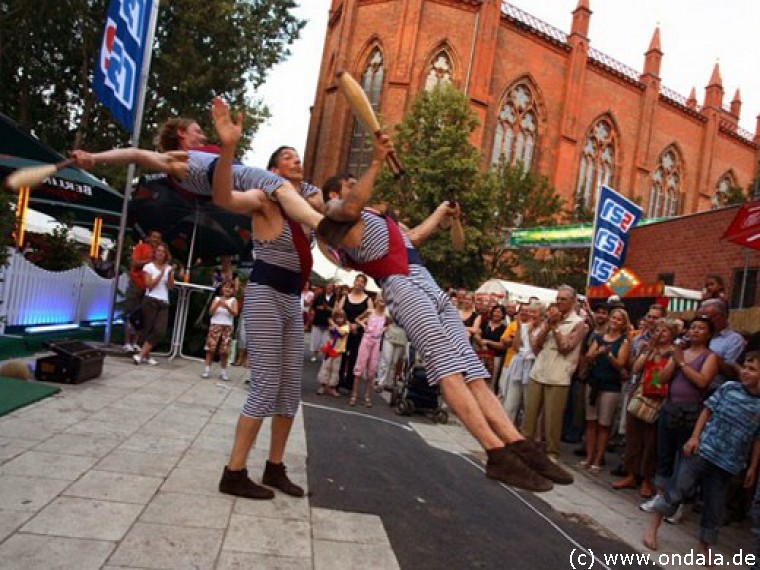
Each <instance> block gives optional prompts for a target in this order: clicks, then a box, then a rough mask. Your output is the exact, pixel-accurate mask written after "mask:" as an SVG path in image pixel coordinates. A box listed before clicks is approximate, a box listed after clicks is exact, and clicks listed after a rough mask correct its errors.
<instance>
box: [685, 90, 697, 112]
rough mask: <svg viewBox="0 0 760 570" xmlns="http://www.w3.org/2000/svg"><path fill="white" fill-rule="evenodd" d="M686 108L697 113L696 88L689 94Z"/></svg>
mask: <svg viewBox="0 0 760 570" xmlns="http://www.w3.org/2000/svg"><path fill="white" fill-rule="evenodd" d="M686 106H687V107H688V108H689V109H693V110H695V111H696V109H697V89H696V88H695V87H692V88H691V92H690V93H689V98H688V99H687V100H686Z"/></svg>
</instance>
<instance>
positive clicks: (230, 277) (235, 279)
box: [211, 255, 240, 296]
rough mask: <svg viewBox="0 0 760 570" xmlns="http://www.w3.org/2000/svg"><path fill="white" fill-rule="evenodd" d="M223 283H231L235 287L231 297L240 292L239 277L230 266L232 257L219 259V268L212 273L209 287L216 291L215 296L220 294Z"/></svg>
mask: <svg viewBox="0 0 760 570" xmlns="http://www.w3.org/2000/svg"><path fill="white" fill-rule="evenodd" d="M225 281H232V284H233V285H234V286H235V291H234V293H233V295H234V296H237V294H238V291H239V290H240V277H239V276H238V273H237V271H235V268H234V267H233V266H232V257H231V256H229V255H222V256H220V257H219V268H218V269H217V270H216V271H214V275H213V277H212V278H211V286H212V287H213V288H214V289H216V290H217V293H216V294H217V295H219V294H220V293H221V287H222V283H224V282H225Z"/></svg>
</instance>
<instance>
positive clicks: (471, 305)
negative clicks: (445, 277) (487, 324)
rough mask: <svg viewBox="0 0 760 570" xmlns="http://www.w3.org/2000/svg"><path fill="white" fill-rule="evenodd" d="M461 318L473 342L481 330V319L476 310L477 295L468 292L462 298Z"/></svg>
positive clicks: (468, 336) (459, 307)
mask: <svg viewBox="0 0 760 570" xmlns="http://www.w3.org/2000/svg"><path fill="white" fill-rule="evenodd" d="M457 309H458V310H459V318H460V319H462V323H464V328H465V330H467V338H469V339H470V340H472V337H473V336H474V335H475V333H477V332H478V331H479V330H480V324H481V319H480V315H479V314H478V312H477V311H476V310H475V294H474V293H471V292H470V291H467V292H466V293H465V294H464V295H463V296H462V298H461V300H460V302H459V306H458V307H457Z"/></svg>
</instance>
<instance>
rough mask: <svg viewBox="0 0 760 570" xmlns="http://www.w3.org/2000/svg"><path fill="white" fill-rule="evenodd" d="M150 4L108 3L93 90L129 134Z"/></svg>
mask: <svg viewBox="0 0 760 570" xmlns="http://www.w3.org/2000/svg"><path fill="white" fill-rule="evenodd" d="M153 2H154V0H111V5H110V6H109V8H108V14H107V19H106V28H105V32H104V33H103V42H102V44H101V47H100V57H99V58H98V65H97V66H96V68H95V77H94V80H93V88H94V89H95V93H97V95H98V98H99V99H100V101H101V102H102V103H103V104H104V105H105V106H106V107H108V109H109V110H110V111H111V113H113V115H114V117H115V118H116V119H117V120H118V121H119V122H120V123H121V124H122V125H123V126H124V128H125V129H127V131H129V133H130V134H133V131H134V128H135V118H136V116H137V107H138V105H137V102H138V95H139V92H140V74H141V71H142V69H143V58H144V56H145V50H146V47H149V46H148V41H149V36H150V37H152V34H149V29H150V27H151V26H150V16H151V9H152V4H153Z"/></svg>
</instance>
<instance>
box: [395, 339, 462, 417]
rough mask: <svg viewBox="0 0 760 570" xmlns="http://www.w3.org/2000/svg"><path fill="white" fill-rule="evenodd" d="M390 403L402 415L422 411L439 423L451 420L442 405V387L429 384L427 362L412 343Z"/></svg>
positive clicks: (397, 378)
mask: <svg viewBox="0 0 760 570" xmlns="http://www.w3.org/2000/svg"><path fill="white" fill-rule="evenodd" d="M390 404H391V406H392V407H393V408H395V410H396V413H397V414H398V415H400V416H411V415H412V414H414V413H421V414H425V415H429V416H430V417H431V418H432V419H433V421H434V422H435V423H438V424H445V423H446V422H448V421H449V414H448V412H447V411H446V410H444V409H443V408H442V407H441V393H440V389H439V388H438V386H437V385H436V386H430V385H429V384H428V382H427V374H426V373H425V363H424V362H423V361H422V358H417V355H416V352H415V350H414V349H413V348H412V345H411V343H410V344H408V345H407V351H406V359H405V362H404V366H403V370H402V372H401V374H400V375H399V376H396V377H395V378H394V382H393V390H392V392H391V401H390Z"/></svg>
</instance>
